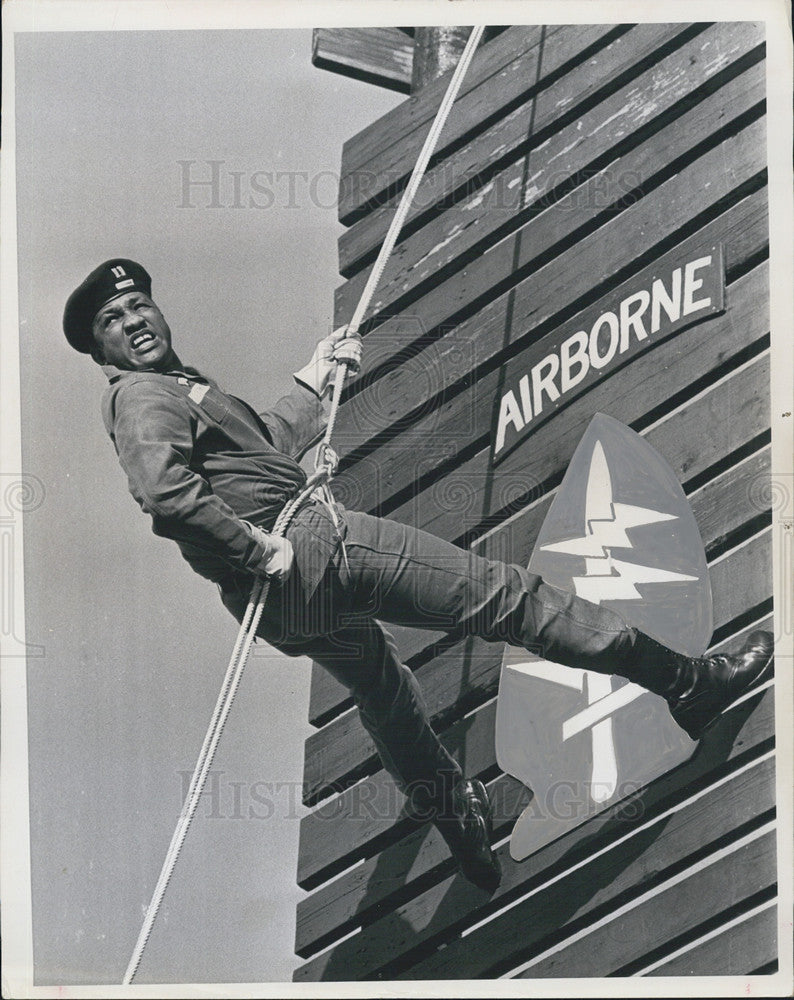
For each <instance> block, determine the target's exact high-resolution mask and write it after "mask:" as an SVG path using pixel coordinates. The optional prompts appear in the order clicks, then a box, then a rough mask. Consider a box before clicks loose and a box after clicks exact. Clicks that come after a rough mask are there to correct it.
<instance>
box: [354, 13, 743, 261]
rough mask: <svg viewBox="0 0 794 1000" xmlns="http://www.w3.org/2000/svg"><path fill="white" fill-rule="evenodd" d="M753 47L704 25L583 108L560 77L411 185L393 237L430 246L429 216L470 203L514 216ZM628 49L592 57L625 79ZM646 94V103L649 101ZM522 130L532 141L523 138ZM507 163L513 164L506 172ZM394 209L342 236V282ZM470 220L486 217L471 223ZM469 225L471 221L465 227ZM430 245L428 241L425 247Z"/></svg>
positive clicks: (622, 42)
mask: <svg viewBox="0 0 794 1000" xmlns="http://www.w3.org/2000/svg"><path fill="white" fill-rule="evenodd" d="M762 38H763V35H762V29H760V28H759V27H757V26H755V25H747V24H746V23H741V24H737V23H722V24H716V25H712V26H710V27H708V28H707V29H706V30H705V31H704V32H703V33H702V34H699V35H697V36H695V38H694V39H692V40H690V41H688V42H687V43H686V44H685V45H683V46H681V48H680V49H676V50H674V51H673V52H672V53H671V54H670V55H668V56H667V57H665V58H663V59H662V60H661V61H660V62H659V63H657V64H656V65H654V66H652V67H651V68H650V69H648V70H646V71H645V72H643V73H641V75H640V76H638V77H636V78H635V79H632V80H630V81H629V82H628V83H627V84H626V85H625V86H623V87H621V88H620V90H618V91H617V92H615V93H614V94H611V95H610V96H608V97H606V98H605V99H604V100H602V101H600V102H599V103H598V104H597V105H596V106H595V107H591V106H590V104H591V101H590V97H591V94H592V81H589V80H587V79H586V78H582V79H581V80H579V81H578V84H579V86H578V89H575V90H574V91H573V92H572V91H571V86H572V82H573V81H572V80H571V78H570V76H565V77H563V78H561V79H560V80H558V81H557V82H555V83H553V84H552V85H551V86H550V87H549V88H548V90H546V91H544V93H543V94H542V95H540V96H539V97H538V98H537V99H535V98H533V99H532V100H531V101H530V102H528V103H527V104H522V105H520V106H519V107H518V108H516V109H515V110H514V111H512V112H510V113H509V114H508V115H506V116H505V117H503V118H501V119H499V120H498V121H497V122H495V123H494V124H493V125H491V126H490V127H489V128H488V129H487V130H486V131H485V132H483V133H482V134H480V135H478V136H476V137H475V138H474V139H472V140H471V142H469V143H467V144H466V145H464V146H463V147H461V148H460V149H456V150H455V152H454V153H453V154H452V155H451V156H450V157H448V158H447V159H446V160H442V162H441V163H440V164H438V165H437V166H435V167H431V169H430V170H428V171H427V172H426V173H425V175H424V178H423V180H422V182H421V184H420V186H419V189H418V191H417V195H416V199H415V202H414V205H413V206H412V208H411V210H410V211H409V213H408V216H407V221H406V227H405V228H404V230H403V233H406V232H410V231H412V230H413V229H415V228H417V227H419V226H422V227H423V231H425V232H427V233H428V234H430V233H433V232H436V231H438V232H439V233H440V236H439V237H437V238H438V239H444V238H446V237H448V236H452V235H453V233H452V232H451V229H450V226H449V224H448V223H447V222H445V221H444V220H445V219H447V218H448V214H447V213H444V214H443V215H442V216H441V218H440V219H439V218H437V216H438V212H439V209H440V208H445V207H448V206H449V205H451V204H453V203H456V202H458V203H459V206H458V209H457V213H458V214H460V211H461V207H462V206H464V205H469V206H470V209H471V211H470V215H471V214H472V213H473V212H476V211H477V208H478V207H479V205H478V204H477V199H482V201H483V203H484V204H485V206H486V207H488V208H489V209H491V211H494V210H495V212H496V214H497V216H504V214H505V211H506V210H507V209H508V208H511V207H514V208H515V209H519V208H523V207H524V198H525V192H532V194H531V200H532V201H537V200H538V199H539V198H540V197H541V196H542V194H543V193H545V192H548V191H549V190H550V188H552V187H557V186H558V184H560V183H561V182H562V181H563V180H564V179H565V178H568V177H570V176H571V175H573V174H576V173H577V172H579V171H582V170H585V169H589V168H590V166H591V164H593V163H597V162H598V161H599V158H600V157H601V156H603V154H604V153H606V152H607V151H608V150H609V149H610V148H612V147H613V146H615V145H617V144H620V148H623V147H624V146H626V145H631V136H632V134H633V133H635V132H638V131H639V130H642V132H643V134H646V133H647V132H648V130H649V129H650V128H652V127H658V124H659V123H660V120H661V119H660V116H661V115H665V114H669V113H671V110H672V113H673V114H677V113H680V111H681V110H682V109H681V108H675V103H676V101H678V100H680V98H682V97H683V96H684V95H686V94H690V93H691V92H692V91H695V90H696V89H697V88H698V87H701V86H703V85H704V84H705V83H707V82H708V81H712V82H713V85H714V86H716V85H717V84H722V83H723V82H725V81H727V80H728V79H729V78H730V75H731V73H732V72H734V71H735V69H736V68H738V66H739V65H744V64H746V63H747V62H748V61H750V60H749V59H748V58H747V57H744V58H742V59H741V60H740V63H738V64H734V65H733V66H732V65H731V61H732V59H734V58H735V57H736V56H738V55H740V53H749V52H751V51H753V50H754V47H755V46H757V45H758V43H759V42H760V41H761V40H762ZM635 40H636V32H629V34H628V35H625V36H623V38H621V39H619V40H617V41H616V42H614V43H613V44H612V45H611V46H609V47H608V48H607V49H605V50H604V51H603V52H602V53H600V55H599V59H601V60H603V59H605V58H607V57H608V56H610V55H611V56H617V55H618V54H619V53H620V52H628V56H627V57H625V56H624V58H626V62H625V63H624V64H623V65H621V66H620V69H622V70H624V71H625V70H627V69H628V67H629V66H630V65H633V63H632V62H631V60H632V59H634V63H640V62H641V61H642V60H643V58H644V57H645V56H647V53H648V51H650V50H649V49H647V48H646V47H643V46H642V45H640V46H639V47H638V48H636V49H635V48H633V46H634V42H635ZM715 54H716V55H717V56H718V57H717V58H716V59H715V58H714V55H715ZM710 55H711V58H709V56H710ZM608 69H609V67H606V66H605V67H604V70H608ZM715 74H717V76H716V77H715ZM649 94H652V95H653V100H652V101H651V102H649V100H648V95H649ZM560 95H563V98H564V100H565V101H566V102H567V103H565V105H564V107H565V121H570V124H568V125H565V126H564V127H562V128H560V127H559V126H557V127H555V128H553V129H551V128H549V126H550V124H551V123H552V122H554V121H555V119H556V118H557V117H558V116H559V114H560V106H561V105H560V100H559V98H560ZM582 99H584V100H585V103H584V105H582ZM574 109H576V111H581V113H580V114H579V115H578V117H576V118H575V120H571V115H572V113H573V114H576V111H574ZM673 109H674V110H673ZM530 122H531V123H532V129H533V134H532V135H529V134H528V125H529V123H530ZM527 147H528V150H527ZM517 158H518V159H517ZM516 159H517V162H515V161H516ZM511 160H512V161H514V162H512V163H510V161H511ZM501 164H505V165H508V164H509V166H508V169H507V170H505V171H503V172H502V173H500V174H498V175H497V176H496V177H493V178H491V174H492V173H493V171H494V170H495V169H496V168H497V166H498V165H501ZM516 177H518V178H519V181H518V182H515V178H516ZM484 178H487V180H485V179H484ZM519 184H520V185H521V186H520V187H519ZM456 192H462V193H463V194H456ZM472 200H474V202H475V203H474V204H472ZM394 202H395V200H394V199H393V200H391V201H390V202H388V203H387V204H384V205H382V206H380V207H379V208H376V209H374V210H373V211H371V212H370V213H368V214H367V215H365V216H364V218H362V219H361V220H359V221H358V222H357V223H355V224H354V225H353V226H351V227H350V228H349V229H348V230H346V231H345V232H344V233H343V234H342V236H341V237H340V239H339V270H340V272H341V273H342V274H343V275H345V276H346V277H350V276H351V275H353V274H355V273H356V271H358V270H360V268H361V267H363V266H365V265H366V264H367V263H369V262H370V260H373V259H374V257H375V255H376V254H377V251H378V249H379V247H380V245H381V243H382V242H383V240H384V238H385V235H386V230H387V229H388V226H389V223H390V222H391V219H392V217H393V215H394V211H395V203H394ZM478 221H487V218H484V217H482V216H480V217H479V218H478ZM469 223H471V220H470V219H467V224H469ZM439 227H440V228H439ZM435 239H436V238H435V237H432V236H429V235H428V243H429V245H430V246H432V245H433V243H434V241H435ZM399 252H400V254H403V253H404V252H405V251H403V250H402V249H401V250H400V251H399Z"/></svg>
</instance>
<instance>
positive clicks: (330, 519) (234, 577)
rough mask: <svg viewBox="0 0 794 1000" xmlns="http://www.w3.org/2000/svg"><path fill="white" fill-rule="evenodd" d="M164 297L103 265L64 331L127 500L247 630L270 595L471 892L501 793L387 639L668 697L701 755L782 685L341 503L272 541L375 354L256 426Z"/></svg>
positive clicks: (116, 265) (766, 653) (761, 650)
mask: <svg viewBox="0 0 794 1000" xmlns="http://www.w3.org/2000/svg"><path fill="white" fill-rule="evenodd" d="M151 292H152V288H151V278H150V276H149V274H148V273H147V271H146V270H145V269H144V268H143V267H142V266H141V265H140V264H138V263H136V262H134V261H131V260H128V259H125V258H116V259H113V260H108V261H106V262H104V263H103V264H100V265H99V267H97V268H96V269H95V270H94V271H92V272H91V274H89V275H88V277H87V278H86V279H85V280H84V281H83V282H82V283H81V284H80V285H79V287H78V288H77V289H76V290H75V291H74V292H73V293H72V295H71V296H70V297H69V300H68V302H67V305H66V309H65V312H64V319H63V328H64V332H65V334H66V337H67V340H68V341H69V343H70V344H71V346H72V347H73V348H75V349H76V350H77V351H79V352H81V353H83V354H86V355H90V356H91V357H92V358H93V360H94V361H95V362H96V363H97V364H99V365H101V366H102V368H103V370H104V372H105V374H106V375H107V377H108V380H109V385H108V387H107V389H106V391H105V395H104V397H103V401H102V414H103V419H104V422H105V426H106V428H107V430H108V433H109V434H110V437H111V439H112V441H113V443H114V446H115V448H116V451H117V453H118V456H119V460H120V462H121V465H122V467H123V468H124V470H125V472H126V474H127V476H128V480H129V488H130V491H131V493H132V494H133V496H134V497H135V499H136V501H137V502H138V503H139V505H140V506H141V508H142V509H143V510H144V511H145V512H146V513H147V514H149V515H150V516H151V518H152V528H153V530H154V532H155V533H156V534H158V535H162V536H164V537H167V538H171V539H173V540H174V541H175V542H176V543H177V544H178V546H179V548H180V550H181V552H182V555H183V556H184V557H185V559H186V560H187V561H188V563H189V564H190V566H191V567H192V569H193V570H194V571H195V572H197V573H199V574H200V575H201V576H203V577H205V578H207V579H209V580H212V581H213V582H214V583H216V584H217V586H218V587H219V590H220V594H221V599H222V601H223V603H224V605H225V606H226V608H227V609H228V610H229V611H230V612H231V613H232V614H233V615H234V616H235V618H236V619H237V620H238V621H242V620H243V619H244V616H245V614H246V603H247V601H248V598H249V595H250V593H251V591H252V588H253V587H254V585H255V582H256V581H257V579H260V578H261V577H263V576H265V577H267V578H268V579H269V580H270V590H269V593H268V596H267V600H266V601H265V602H264V606H263V610H262V617H261V619H260V620H259V623H258V626H257V629H256V631H257V634H258V635H259V636H260V637H261V638H263V639H264V640H266V641H267V642H268V643H270V644H271V645H272V646H273V647H275V648H276V649H278V650H280V651H281V652H283V653H285V654H287V655H289V656H309V657H311V658H312V659H313V660H315V661H316V662H318V663H319V664H320V665H321V666H323V667H324V668H325V669H327V670H329V671H330V672H331V673H332V674H333V675H334V676H335V677H336V678H337V679H338V680H340V681H341V682H342V683H343V684H344V685H345V686H346V687H347V688H348V689H349V690H350V691H351V693H352V695H353V698H354V700H355V703H356V705H357V707H358V710H359V712H360V714H361V719H362V722H363V724H364V726H365V727H366V729H367V731H368V732H369V734H370V735H371V737H372V739H373V741H374V743H375V746H376V748H377V750H378V753H379V755H380V758H381V760H382V762H383V765H384V767H385V768H386V770H387V771H388V772H389V773H390V774H391V775H392V777H393V778H394V780H395V782H396V783H397V785H398V786H399V787H400V788H401V790H402V791H403V792H405V794H406V795H407V796H409V797H410V799H411V801H412V803H413V805H414V806H415V807H416V808H417V809H419V810H421V812H422V814H423V815H426V816H428V817H429V818H430V819H431V821H432V822H433V823H435V825H436V826H437V827H438V829H439V831H440V832H441V834H442V836H443V837H444V839H445V841H446V842H447V844H448V845H449V847H450V850H451V852H452V854H453V856H454V857H455V860H456V862H457V864H458V866H459V868H460V870H461V871H462V873H463V874H464V875H465V877H466V878H468V879H469V880H470V881H472V882H473V883H474V884H476V885H478V886H480V887H482V888H484V889H486V890H489V891H492V890H494V889H495V887H496V886H497V884H498V882H499V877H500V872H499V864H498V861H497V859H496V857H495V855H494V854H493V853H492V851H491V844H490V838H491V817H490V805H489V802H488V796H487V793H486V790H485V788H484V786H483V784H482V783H481V782H480V781H478V780H476V779H467V778H465V776H464V775H463V774H462V772H461V769H460V767H459V765H458V764H457V762H456V761H455V760H454V759H453V758H452V757H451V756H450V755H449V754H448V753H447V751H446V750H445V749H444V747H443V746H442V744H441V743H440V741H439V740H438V738H437V736H436V735H435V733H434V732H433V729H432V727H431V725H430V723H429V720H428V715H427V711H426V708H425V706H424V703H423V700H422V695H421V692H420V689H419V686H418V684H417V681H416V679H415V678H414V676H413V674H412V673H411V671H410V670H409V669H408V668H407V667H406V666H405V665H404V664H403V663H402V662H401V661H400V657H399V653H398V650H397V648H396V645H395V643H394V641H393V639H392V637H391V636H390V634H389V633H388V631H387V630H386V629H385V628H384V627H383V626H382V625H381V624H380V622H381V621H384V622H387V623H396V624H401V625H408V626H412V627H417V628H428V629H438V628H439V627H440V623H443V627H444V628H445V629H448V630H449V631H452V630H455V631H456V632H460V633H462V634H465V635H475V636H479V637H481V638H483V639H486V640H490V641H493V642H507V643H510V644H511V645H516V646H524V647H525V648H528V649H531V650H532V651H533V652H538V651H540V652H541V653H542V655H543V657H544V658H545V659H547V660H550V661H553V662H556V663H560V664H564V665H568V666H575V667H579V668H582V669H585V670H592V671H595V672H598V673H602V674H618V675H620V676H622V677H625V678H628V679H629V680H630V681H633V682H634V683H637V684H639V685H641V686H643V687H645V688H646V689H648V690H650V691H653V692H655V693H657V694H659V695H662V696H663V697H664V698H665V699H666V700H667V703H668V705H669V706H670V711H671V713H672V716H673V718H674V719H675V721H676V722H677V723H678V724H679V725H680V726H681V727H682V728H683V729H684V730H685V731H686V732H687V734H688V735H689V736H690V737H692V738H693V739H698V738H700V736H701V735H702V734H703V732H704V731H705V730H706V728H707V727H708V726H709V725H711V724H712V723H713V722H714V721H715V720H716V719H717V718H718V717H719V715H720V713H721V712H722V711H723V710H724V709H725V708H726V707H727V706H728V705H729V704H731V703H732V702H733V701H734V700H736V698H738V697H740V696H741V695H742V694H744V693H745V692H746V691H747V690H749V689H750V688H752V687H753V686H755V685H757V684H759V683H762V682H763V681H765V680H766V679H767V678H768V677H770V676H771V674H772V670H773V661H772V657H773V640H772V636H771V634H769V633H768V632H761V631H756V632H753V633H752V634H751V635H750V636H749V637H748V638H747V640H746V641H745V643H744V645H743V646H742V647H741V648H740V649H739V650H737V651H736V652H735V653H734V654H732V655H718V656H711V657H701V658H692V657H687V656H684V655H682V654H679V653H676V652H674V651H673V650H671V649H669V648H667V647H666V646H664V645H662V644H660V643H659V642H657V641H656V640H654V639H653V638H651V637H650V636H648V635H645V634H644V633H642V632H640V631H639V630H637V629H636V628H632V627H630V626H629V625H628V624H627V623H626V622H625V621H624V620H623V619H622V618H621V617H620V616H619V615H617V614H616V613H614V612H613V611H610V610H608V609H607V608H605V607H602V606H599V605H597V604H593V603H590V602H588V601H585V600H583V599H582V598H580V597H578V596H576V595H572V594H570V593H567V592H564V591H562V590H559V589H557V588H556V587H552V586H550V585H549V584H547V583H545V582H544V581H543V580H542V579H541V578H540V577H539V576H537V575H534V574H531V573H530V572H529V571H528V570H526V569H524V568H522V567H520V566H518V565H511V564H508V563H503V562H499V561H492V560H487V559H484V558H481V557H479V556H477V555H475V554H474V553H472V552H470V551H467V550H463V549H460V548H458V547H457V546H455V545H453V544H452V543H450V542H447V541H444V540H442V539H440V538H437V537H435V536H433V535H431V534H428V533H427V532H423V531H420V530H418V529H416V528H413V527H412V526H410V525H405V524H400V523H397V522H395V521H391V520H388V519H384V518H378V517H374V516H371V515H368V514H365V513H361V512H358V511H352V510H346V509H344V508H343V507H342V506H341V505H339V504H335V503H333V502H332V501H331V500H330V497H329V495H328V494H325V495H323V494H312V495H310V496H308V497H307V499H306V500H305V502H303V503H302V504H301V505H300V506H299V507H297V509H296V511H295V513H294V516H293V518H292V521H291V523H290V524H289V526H288V527H287V528H286V531H285V533H284V534H283V535H282V534H280V533H279V532H277V531H274V525H275V524H276V519H277V517H278V516H279V514H280V512H281V511H282V509H283V508H284V506H285V504H287V503H288V502H289V501H290V500H291V499H292V498H293V497H295V496H296V495H297V494H298V493H300V491H301V490H302V488H303V487H304V485H305V483H306V480H307V476H306V473H305V472H304V470H303V469H302V467H301V466H300V464H299V461H300V459H301V456H302V455H303V454H304V453H305V452H306V450H307V449H308V448H309V447H310V446H311V445H312V444H313V443H315V442H316V441H317V440H318V438H319V437H320V435H321V434H322V431H323V427H324V425H325V421H326V414H325V410H324V407H323V399H324V398H325V397H326V396H327V393H328V391H329V388H330V386H331V382H332V380H333V378H334V374H335V370H336V368H337V365H338V364H339V363H344V364H348V365H352V366H354V367H355V366H357V365H358V363H359V361H360V358H361V341H360V340H359V338H358V337H357V336H355V335H349V334H348V331H347V330H346V329H345V328H342V329H340V330H337V331H336V332H335V333H333V334H331V335H330V336H329V337H327V338H325V339H324V340H322V341H321V342H320V343H319V345H318V347H317V349H316V351H315V354H314V356H313V358H312V359H311V361H310V362H309V364H308V365H306V366H305V367H304V368H302V369H301V370H300V371H298V372H296V373H295V375H294V380H295V384H294V386H293V387H292V389H291V390H290V391H289V392H288V393H287V394H286V395H285V396H284V397H283V398H282V399H280V400H278V402H276V403H275V405H274V406H273V407H272V408H271V409H269V410H266V411H264V412H261V413H260V412H257V411H256V410H255V409H254V408H252V407H251V406H249V405H248V404H247V403H245V402H243V401H242V400H240V399H238V398H237V397H235V396H232V395H230V394H228V393H226V392H225V391H223V390H222V389H221V388H220V387H219V386H218V385H217V384H216V383H215V382H214V381H212V380H211V379H210V378H207V377H206V376H204V375H203V374H201V373H200V372H198V371H196V370H195V369H194V368H191V367H188V366H186V365H184V364H183V363H182V361H181V360H180V358H179V357H178V355H177V354H176V352H175V351H174V348H173V346H172V336H171V331H170V329H169V326H168V324H167V322H166V320H165V318H164V316H163V314H162V313H161V312H160V310H159V309H158V307H157V306H156V304H155V303H154V301H153V299H152V297H151Z"/></svg>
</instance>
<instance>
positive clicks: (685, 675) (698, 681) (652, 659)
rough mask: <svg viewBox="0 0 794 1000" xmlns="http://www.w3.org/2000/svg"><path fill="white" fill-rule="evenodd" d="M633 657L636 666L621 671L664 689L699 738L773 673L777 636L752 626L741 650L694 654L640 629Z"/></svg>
mask: <svg viewBox="0 0 794 1000" xmlns="http://www.w3.org/2000/svg"><path fill="white" fill-rule="evenodd" d="M635 658H636V659H635ZM632 659H635V662H636V667H632V668H629V669H626V670H625V671H624V670H623V669H622V668H619V669H618V670H617V673H620V674H622V676H624V677H628V678H629V680H633V681H635V682H636V683H638V684H641V685H642V686H643V687H646V688H648V690H649V691H653V692H654V693H655V694H660V695H662V697H664V698H665V699H666V700H667V703H668V705H669V706H670V714H671V715H672V716H673V718H674V719H675V721H676V722H677V723H678V725H679V726H681V728H682V729H683V730H684V732H686V734H687V735H688V736H689V737H690V739H693V740H699V739H700V738H701V736H702V735H703V733H704V732H705V731H706V730H707V729H708V727H709V726H710V725H711V724H712V723H713V722H715V721H716V720H717V719H718V718H719V717H720V715H721V714H722V712H723V711H724V710H725V709H726V708H727V707H728V706H729V705H730V704H732V702H734V701H736V699H737V698H739V697H740V696H741V695H743V694H745V692H747V691H749V690H751V689H752V688H754V687H757V686H758V685H759V684H763V683H764V681H766V680H769V678H771V677H772V675H773V674H774V639H773V637H772V633H771V632H763V631H756V632H751V633H750V635H748V636H747V638H746V639H745V641H744V644H743V645H742V647H741V648H740V649H739V650H737V651H736V652H735V653H730V654H725V653H718V654H716V655H714V656H703V657H689V656H684V655H682V654H681V653H675V652H673V651H672V650H671V649H668V648H667V647H666V646H663V645H662V644H661V643H659V642H656V640H655V639H651V637H650V636H647V635H644V634H643V633H642V632H638V633H636V639H635V642H634V645H633V649H632Z"/></svg>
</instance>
